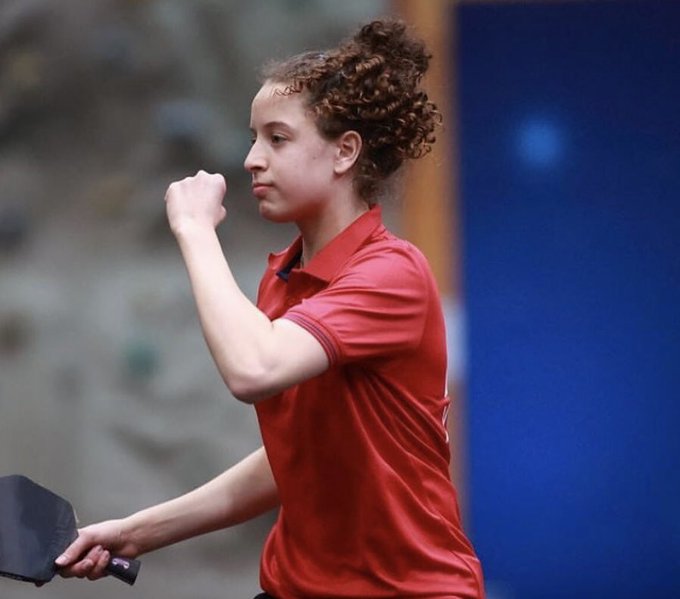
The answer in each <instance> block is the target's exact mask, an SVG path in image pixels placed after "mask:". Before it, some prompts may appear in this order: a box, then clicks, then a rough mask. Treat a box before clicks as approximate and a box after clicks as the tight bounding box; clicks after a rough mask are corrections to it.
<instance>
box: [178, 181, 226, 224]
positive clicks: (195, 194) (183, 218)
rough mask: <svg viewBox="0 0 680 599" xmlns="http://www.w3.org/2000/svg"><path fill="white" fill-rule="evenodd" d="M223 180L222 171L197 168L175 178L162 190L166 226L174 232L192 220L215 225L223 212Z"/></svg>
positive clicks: (224, 210)
mask: <svg viewBox="0 0 680 599" xmlns="http://www.w3.org/2000/svg"><path fill="white" fill-rule="evenodd" d="M226 191H227V183H226V181H225V180H224V177H223V176H222V175H215V174H209V173H206V172H205V171H198V173H196V174H195V175H194V176H193V177H186V178H185V179H182V180H181V181H175V182H174V183H172V184H171V185H170V187H168V191H167V192H166V194H165V204H166V212H167V215H168V222H169V224H170V229H171V230H172V232H173V233H174V234H175V235H177V233H178V232H179V231H181V230H182V228H183V227H185V226H187V225H192V224H198V225H200V226H207V227H210V228H212V229H215V228H216V227H217V225H219V224H220V223H221V222H222V221H223V220H224V218H225V217H226V215H227V210H226V208H225V207H224V206H222V200H223V199H224V194H225V193H226Z"/></svg>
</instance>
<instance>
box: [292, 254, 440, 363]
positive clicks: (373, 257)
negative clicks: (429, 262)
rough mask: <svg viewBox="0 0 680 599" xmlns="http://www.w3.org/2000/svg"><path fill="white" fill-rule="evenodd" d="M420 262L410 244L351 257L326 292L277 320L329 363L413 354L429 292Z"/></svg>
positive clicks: (424, 266)
mask: <svg viewBox="0 0 680 599" xmlns="http://www.w3.org/2000/svg"><path fill="white" fill-rule="evenodd" d="M428 274H429V270H428V269H427V266H426V263H425V259H424V258H423V256H422V254H420V252H419V251H418V250H417V249H416V248H415V247H413V246H411V245H410V244H407V243H406V242H403V243H402V244H400V245H399V246H398V247H389V248H385V249H381V250H380V251H376V250H375V249H373V250H372V251H370V252H358V253H357V254H356V255H355V256H353V257H352V258H351V259H350V260H349V262H348V264H347V265H346V267H345V268H343V269H342V271H341V272H340V273H339V274H338V276H337V277H336V278H335V279H334V280H332V281H331V282H330V284H329V285H328V287H326V288H325V289H323V290H322V291H319V292H318V293H316V294H315V295H313V296H312V297H310V298H307V299H304V300H302V302H301V303H299V304H298V305H296V306H295V307H293V308H291V309H290V310H288V311H287V312H286V313H285V314H284V315H283V318H286V319H288V320H291V321H293V322H295V323H296V324H298V325H299V326H302V327H303V328H305V329H306V330H307V331H309V332H310V333H311V334H312V335H314V336H315V337H316V339H317V340H318V341H319V342H320V343H321V345H322V346H323V348H324V349H325V351H326V353H327V355H328V358H329V361H330V362H331V364H338V363H341V364H342V363H346V362H352V361H356V360H362V359H370V358H379V357H383V356H388V355H393V354H396V353H399V352H403V351H407V350H412V349H415V348H417V347H418V346H419V344H420V341H421V339H422V336H423V331H424V327H425V321H426V318H427V306H428V304H429V295H430V293H431V277H430V276H428Z"/></svg>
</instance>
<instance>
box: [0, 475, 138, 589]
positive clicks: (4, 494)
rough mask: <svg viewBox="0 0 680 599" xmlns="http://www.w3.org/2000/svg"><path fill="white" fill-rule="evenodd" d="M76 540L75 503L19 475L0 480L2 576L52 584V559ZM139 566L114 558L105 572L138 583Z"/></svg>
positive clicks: (0, 557) (135, 562) (126, 560)
mask: <svg viewBox="0 0 680 599" xmlns="http://www.w3.org/2000/svg"><path fill="white" fill-rule="evenodd" d="M77 537H78V527H77V524H76V517H75V514H74V513H73V508H72V507H71V504H70V503H69V502H68V501H66V500H65V499H64V498H62V497H59V495H56V494H54V493H52V491H49V490H48V489H46V488H44V487H41V486H40V485H38V484H36V483H34V482H33V481H32V480H30V479H29V478H26V477H25V476H22V475H19V474H13V475H11V476H0V576H6V577H8V578H14V579H16V580H23V581H26V582H40V583H44V582H49V581H50V580H52V578H54V575H55V574H56V573H57V570H58V568H57V566H56V565H55V563H54V560H55V559H56V558H57V557H59V556H60V555H61V554H62V552H63V551H64V550H65V549H66V548H67V547H68V546H69V545H70V544H71V543H72V542H73V541H74V540H75V539H76V538H77ZM140 565H141V563H140V562H139V561H138V560H134V559H129V558H126V557H115V556H113V557H111V559H110V560H109V565H108V566H106V571H107V572H108V573H109V574H111V575H112V576H115V577H116V578H118V579H120V580H122V581H123V582H126V583H128V584H134V582H135V579H136V578H137V574H138V572H139V567H140Z"/></svg>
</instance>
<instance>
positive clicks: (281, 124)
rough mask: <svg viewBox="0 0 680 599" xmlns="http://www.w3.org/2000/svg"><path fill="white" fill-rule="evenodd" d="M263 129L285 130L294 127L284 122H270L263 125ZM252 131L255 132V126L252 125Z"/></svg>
mask: <svg viewBox="0 0 680 599" xmlns="http://www.w3.org/2000/svg"><path fill="white" fill-rule="evenodd" d="M262 128H263V129H276V128H284V129H292V127H291V126H290V125H289V124H288V123H285V122H284V121H269V122H267V123H265V124H264V125H262ZM250 130H251V131H255V127H253V125H252V124H251V125H250Z"/></svg>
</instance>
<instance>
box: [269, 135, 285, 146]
mask: <svg viewBox="0 0 680 599" xmlns="http://www.w3.org/2000/svg"><path fill="white" fill-rule="evenodd" d="M284 141H286V138H285V137H284V136H283V135H278V134H276V133H274V134H273V135H272V143H273V144H280V143H282V142H284Z"/></svg>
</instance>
